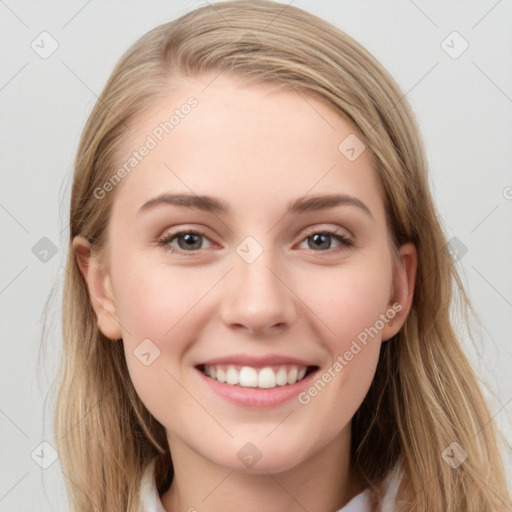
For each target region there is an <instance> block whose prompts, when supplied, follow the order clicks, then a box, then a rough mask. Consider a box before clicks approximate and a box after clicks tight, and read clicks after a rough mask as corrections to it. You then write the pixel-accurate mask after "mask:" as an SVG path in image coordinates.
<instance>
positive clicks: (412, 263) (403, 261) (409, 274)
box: [382, 243, 418, 341]
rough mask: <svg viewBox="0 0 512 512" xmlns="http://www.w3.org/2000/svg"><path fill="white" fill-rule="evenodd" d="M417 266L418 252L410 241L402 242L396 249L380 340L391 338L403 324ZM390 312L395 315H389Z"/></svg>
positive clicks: (409, 303) (410, 300)
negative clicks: (387, 320) (391, 285)
mask: <svg viewBox="0 0 512 512" xmlns="http://www.w3.org/2000/svg"><path fill="white" fill-rule="evenodd" d="M417 267H418V253H417V251H416V247H415V245H414V244H412V243H407V244H404V245H402V246H401V247H400V249H399V251H398V258H397V261H396V263H395V267H394V270H393V287H392V290H391V296H390V300H389V303H388V313H389V314H387V316H388V318H389V322H388V323H387V324H385V326H384V329H382V341H386V340H389V339H390V338H392V337H393V336H394V335H395V334H396V333H397V332H398V331H399V330H400V329H401V328H402V326H403V325H404V323H405V320H406V318H407V315H408V314H409V311H410V309H411V306H412V300H413V297H414V283H415V282H416V270H417ZM392 312H395V313H396V314H395V316H393V317H391V315H392Z"/></svg>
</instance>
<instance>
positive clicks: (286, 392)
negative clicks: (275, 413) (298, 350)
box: [195, 358, 318, 408]
mask: <svg viewBox="0 0 512 512" xmlns="http://www.w3.org/2000/svg"><path fill="white" fill-rule="evenodd" d="M227 360H228V359H226V358H223V359H222V360H220V359H219V361H221V362H218V363H217V362H214V363H210V362H208V363H204V364H227V363H226V361H227ZM232 360H233V361H235V359H232ZM212 361H214V360H213V359H212ZM286 361H287V363H290V359H289V358H287V359H286ZM236 362H237V363H240V359H236ZM229 364H235V363H234V362H231V363H229ZM252 364H254V362H253V363H252ZM279 364H283V363H279ZM295 364H302V365H304V366H313V365H306V364H304V363H295ZM247 366H251V364H247ZM267 366H271V365H267ZM195 370H196V371H197V373H198V375H199V377H200V378H201V379H202V382H204V384H205V385H206V386H207V387H208V389H209V391H210V392H212V393H214V394H215V395H217V396H220V397H222V398H223V399H225V400H228V401H229V402H231V403H234V404H236V405H239V406H243V407H249V408H271V407H278V406H280V405H282V404H284V403H286V402H288V401H290V400H292V399H293V398H294V397H296V396H297V395H298V394H299V393H301V392H302V391H304V389H306V388H307V387H308V386H310V384H311V381H312V380H313V379H314V377H315V375H316V374H317V373H318V367H316V369H315V370H314V371H312V372H311V373H309V374H308V375H306V376H305V377H304V378H303V379H302V380H301V381H299V382H296V383H295V384H288V385H286V386H279V387H276V388H272V389H261V388H250V387H242V386H231V385H230V384H226V383H221V382H219V381H217V380H215V379H212V378H210V377H207V376H206V375H205V374H204V373H203V372H202V371H201V370H200V369H199V368H197V367H196V368H195Z"/></svg>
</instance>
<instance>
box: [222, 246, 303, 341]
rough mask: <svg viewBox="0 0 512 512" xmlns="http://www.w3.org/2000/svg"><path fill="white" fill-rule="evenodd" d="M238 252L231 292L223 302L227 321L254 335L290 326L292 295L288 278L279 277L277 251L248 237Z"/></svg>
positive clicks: (231, 275) (231, 279) (231, 273)
mask: <svg viewBox="0 0 512 512" xmlns="http://www.w3.org/2000/svg"><path fill="white" fill-rule="evenodd" d="M236 253H237V254H236V255H235V265H234V266H235V268H234V269H233V271H232V272H230V281H231V285H230V286H229V293H228V294H227V296H226V297H225V298H224V301H223V302H224V303H223V319H224V322H225V323H227V324H231V325H235V324H237V325H243V326H245V327H246V328H247V329H249V330H250V331H252V332H255V331H265V330H267V329H270V328H272V327H273V326H276V325H284V324H289V323H291V322H292V321H293V315H294V304H293V294H292V293H291V292H290V290H289V289H288V288H287V287H286V286H285V284H284V282H286V277H285V276H280V275H279V274H280V271H278V270H277V269H278V268H282V267H281V266H280V265H279V263H278V262H277V256H276V253H275V251H274V250H273V249H271V248H266V247H264V246H263V245H262V244H261V243H259V242H258V241H257V240H256V239H254V238H253V237H246V238H245V239H244V240H243V241H242V242H241V243H240V244H239V245H238V246H237V247H236ZM283 281H284V282H283Z"/></svg>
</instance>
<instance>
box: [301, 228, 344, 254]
mask: <svg viewBox="0 0 512 512" xmlns="http://www.w3.org/2000/svg"><path fill="white" fill-rule="evenodd" d="M333 238H334V239H335V240H337V241H338V243H339V244H340V245H339V246H338V247H334V248H331V241H332V239H333ZM310 239H311V240H312V243H308V247H309V248H310V249H312V250H314V251H316V252H318V251H317V250H316V249H317V248H320V249H327V250H329V249H332V252H337V251H341V250H343V249H346V248H347V247H351V246H353V245H354V242H352V240H350V239H349V238H347V237H346V236H344V235H339V234H337V231H313V232H311V233H310V234H308V236H306V238H305V239H304V240H305V241H306V240H310ZM320 252H327V251H324V250H321V251H320Z"/></svg>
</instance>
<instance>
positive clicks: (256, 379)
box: [203, 365, 307, 389]
mask: <svg viewBox="0 0 512 512" xmlns="http://www.w3.org/2000/svg"><path fill="white" fill-rule="evenodd" d="M238 368H239V369H237V368H236V367H235V366H233V365H229V366H221V365H214V366H208V365H205V366H204V370H203V373H204V374H205V375H207V376H208V377H210V378H212V379H214V380H216V381H218V382H225V383H227V384H230V385H231V386H237V385H239V386H242V387H248V388H262V389H271V388H275V387H277V386H286V385H288V384H295V383H296V382H298V381H300V380H302V379H303V378H304V376H305V375H306V371H307V368H306V367H305V366H294V365H287V366H286V367H285V366H281V367H275V368H272V367H270V366H267V367H265V368H261V369H260V370H258V369H256V368H252V367H250V366H242V367H238Z"/></svg>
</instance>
